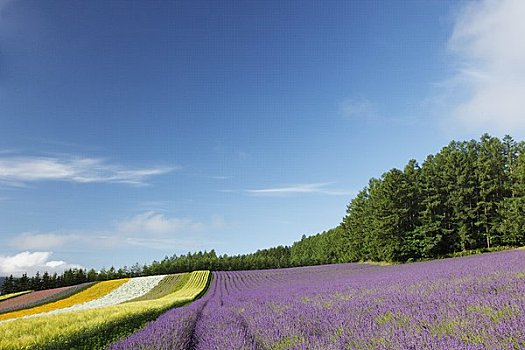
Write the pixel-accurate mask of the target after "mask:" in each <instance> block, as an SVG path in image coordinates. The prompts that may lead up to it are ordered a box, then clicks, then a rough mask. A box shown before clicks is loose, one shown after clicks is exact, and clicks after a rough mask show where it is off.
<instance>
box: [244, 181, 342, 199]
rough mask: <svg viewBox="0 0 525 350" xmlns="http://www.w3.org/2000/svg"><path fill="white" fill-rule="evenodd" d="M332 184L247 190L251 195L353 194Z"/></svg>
mask: <svg viewBox="0 0 525 350" xmlns="http://www.w3.org/2000/svg"><path fill="white" fill-rule="evenodd" d="M330 185H331V183H310V184H300V185H294V186H287V187H272V188H264V189H254V190H246V191H245V192H247V193H249V194H251V195H259V196H264V195H266V196H271V195H277V196H279V195H291V194H309V193H316V194H326V195H337V196H339V195H341V196H342V195H351V194H352V192H351V191H343V190H337V189H330V188H328V186H330Z"/></svg>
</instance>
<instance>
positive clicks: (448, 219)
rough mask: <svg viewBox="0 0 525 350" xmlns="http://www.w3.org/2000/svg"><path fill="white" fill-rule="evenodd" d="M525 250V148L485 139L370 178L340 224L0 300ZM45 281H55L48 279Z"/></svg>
mask: <svg viewBox="0 0 525 350" xmlns="http://www.w3.org/2000/svg"><path fill="white" fill-rule="evenodd" d="M522 245H525V143H524V142H520V143H517V142H515V141H514V140H513V139H512V138H511V137H510V136H505V137H504V138H503V139H502V140H500V139H498V138H497V137H491V136H489V135H487V134H485V135H483V136H482V137H481V139H480V141H475V140H471V141H464V142H456V141H453V142H451V143H450V144H449V145H448V146H446V147H444V148H443V149H442V150H441V151H440V152H439V153H437V154H435V155H429V156H428V157H427V158H426V160H425V161H424V162H423V164H422V165H421V166H419V165H418V163H417V162H416V161H415V160H411V161H409V162H408V164H407V165H406V166H405V167H404V169H403V170H399V169H392V170H390V171H388V172H386V173H385V174H383V175H382V176H381V178H378V179H376V178H373V179H371V180H370V182H369V184H368V186H367V187H365V188H364V189H363V190H362V191H360V192H359V194H358V195H357V196H356V197H355V198H354V199H353V200H352V201H351V202H350V204H349V205H348V208H347V213H346V216H345V217H344V218H343V221H342V223H341V224H340V225H339V226H338V227H336V228H334V229H331V230H328V231H326V232H322V233H319V234H317V235H314V236H310V237H306V236H304V235H303V237H302V239H301V240H300V241H298V242H295V243H294V244H293V245H292V246H291V247H288V246H278V247H275V248H270V249H262V250H258V251H257V252H255V253H252V254H244V255H235V256H228V255H217V254H216V253H215V251H213V250H212V251H210V252H198V253H188V254H186V255H181V256H177V255H173V256H171V257H165V258H164V259H163V260H161V261H154V262H153V263H151V264H149V265H144V266H140V265H139V264H135V265H133V266H132V267H131V268H127V267H124V268H120V269H118V270H116V269H115V268H113V267H111V268H110V269H102V270H101V271H98V272H97V271H95V270H89V271H86V270H78V269H73V270H68V271H66V272H64V274H62V275H60V276H57V275H53V276H49V275H47V274H44V275H42V276H40V275H38V276H34V277H32V278H28V277H27V276H23V277H22V278H12V277H10V278H9V279H8V280H7V281H6V282H5V283H4V287H3V288H2V293H7V292H16V291H21V290H27V289H35V290H36V289H45V288H52V287H59V286H67V285H72V284H77V283H83V282H88V281H97V280H106V279H113V278H120V277H132V276H142V275H154V274H168V273H179V272H189V271H193V270H198V269H208V270H249V269H267V268H282V267H294V266H304V265H317V264H331V263H339V262H355V261H392V262H396V261H397V262H404V261H410V260H420V259H431V258H437V257H442V256H447V255H451V254H454V253H458V252H461V251H466V250H477V249H487V248H492V247H499V246H522ZM46 276H47V277H46Z"/></svg>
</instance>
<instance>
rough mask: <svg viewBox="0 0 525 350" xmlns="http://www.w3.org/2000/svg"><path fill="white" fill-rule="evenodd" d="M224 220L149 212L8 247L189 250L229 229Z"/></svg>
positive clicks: (24, 238)
mask: <svg viewBox="0 0 525 350" xmlns="http://www.w3.org/2000/svg"><path fill="white" fill-rule="evenodd" d="M226 225H227V224H226V222H225V220H224V218H223V217H222V216H219V215H215V216H212V217H211V219H210V220H209V221H195V220H192V219H189V218H176V217H168V216H166V215H164V214H161V213H158V212H153V211H148V212H145V213H141V214H138V215H135V216H133V217H131V218H128V219H125V220H122V221H119V222H117V223H116V224H115V225H114V227H112V228H109V229H107V230H101V231H87V230H84V231H70V232H44V233H40V232H26V233H22V234H20V235H18V236H15V237H13V238H11V239H10V240H9V241H8V245H9V246H10V247H12V248H15V249H20V250H55V251H56V250H59V249H62V248H75V249H76V248H78V247H83V248H85V249H93V250H99V249H102V250H105V249H115V248H119V249H125V248H126V246H130V245H132V246H144V247H147V248H154V249H166V248H167V247H170V248H176V247H186V246H188V245H192V244H193V245H195V244H198V239H197V238H196V235H198V234H200V233H202V232H210V231H214V230H220V229H223V228H224V227H226Z"/></svg>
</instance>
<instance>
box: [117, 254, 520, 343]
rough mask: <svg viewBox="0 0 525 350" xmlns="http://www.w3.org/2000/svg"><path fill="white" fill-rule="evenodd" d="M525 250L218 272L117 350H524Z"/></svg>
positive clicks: (126, 340) (129, 338) (127, 339)
mask: <svg viewBox="0 0 525 350" xmlns="http://www.w3.org/2000/svg"><path fill="white" fill-rule="evenodd" d="M523 348H525V250H513V251H505V252H499V253H492V254H484V255H476V256H470V257H464V258H456V259H446V260H436V261H431V262H421V263H414V264H406V265H392V266H375V265H365V264H340V265H328V266H317V267H304V268H294V269H282V270H264V271H241V272H216V273H214V279H213V282H212V284H211V286H210V289H209V291H208V293H207V294H206V295H205V296H204V297H203V298H201V299H200V300H198V301H196V302H194V303H192V304H190V305H188V306H185V307H181V308H176V309H172V310H171V311H169V312H167V313H165V314H164V315H162V316H161V317H160V318H159V319H158V320H156V321H154V322H151V323H149V324H148V325H147V326H146V327H145V328H144V329H143V330H141V331H139V332H137V333H135V334H133V335H132V336H130V337H128V338H126V339H124V340H121V341H120V342H118V343H115V344H113V345H112V346H110V349H112V350H120V349H202V350H205V349H319V350H321V349H323V350H326V349H523Z"/></svg>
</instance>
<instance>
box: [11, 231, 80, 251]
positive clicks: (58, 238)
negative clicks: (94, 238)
mask: <svg viewBox="0 0 525 350" xmlns="http://www.w3.org/2000/svg"><path fill="white" fill-rule="evenodd" d="M82 240H83V239H82V236H81V235H79V234H76V233H75V234H73V233H68V234H60V233H31V232H25V233H22V234H20V235H19V236H17V237H14V238H13V239H11V241H10V245H11V246H13V247H17V248H19V249H28V250H37V249H56V248H59V247H63V246H66V245H67V244H70V243H71V244H74V243H78V242H80V241H82Z"/></svg>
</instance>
